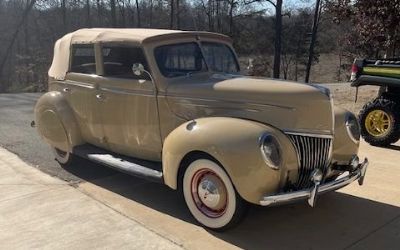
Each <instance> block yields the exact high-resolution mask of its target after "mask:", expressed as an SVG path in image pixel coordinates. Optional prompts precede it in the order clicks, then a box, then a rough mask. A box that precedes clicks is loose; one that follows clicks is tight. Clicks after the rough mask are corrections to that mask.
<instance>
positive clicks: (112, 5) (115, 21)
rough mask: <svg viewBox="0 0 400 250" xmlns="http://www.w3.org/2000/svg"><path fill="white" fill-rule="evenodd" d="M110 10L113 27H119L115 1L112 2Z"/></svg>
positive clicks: (111, 0)
mask: <svg viewBox="0 0 400 250" xmlns="http://www.w3.org/2000/svg"><path fill="white" fill-rule="evenodd" d="M110 8H111V26H112V27H117V15H116V13H115V11H116V10H115V9H116V8H115V0H110Z"/></svg>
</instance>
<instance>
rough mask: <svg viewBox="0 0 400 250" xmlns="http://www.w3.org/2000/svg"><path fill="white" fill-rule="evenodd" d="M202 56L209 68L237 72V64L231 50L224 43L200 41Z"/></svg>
mask: <svg viewBox="0 0 400 250" xmlns="http://www.w3.org/2000/svg"><path fill="white" fill-rule="evenodd" d="M201 46H202V48H203V53H204V58H205V60H206V63H207V66H208V67H209V68H210V70H212V71H215V72H221V73H238V72H239V66H238V64H237V61H236V57H235V55H234V54H233V52H232V50H231V49H230V48H229V47H228V46H227V45H225V44H222V43H212V42H202V43H201Z"/></svg>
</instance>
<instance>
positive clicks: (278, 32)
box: [272, 0, 283, 78]
mask: <svg viewBox="0 0 400 250" xmlns="http://www.w3.org/2000/svg"><path fill="white" fill-rule="evenodd" d="M282 1H283V0H277V1H276V6H275V51H274V69H273V76H272V77H273V78H279V76H280V67H281V50H282Z"/></svg>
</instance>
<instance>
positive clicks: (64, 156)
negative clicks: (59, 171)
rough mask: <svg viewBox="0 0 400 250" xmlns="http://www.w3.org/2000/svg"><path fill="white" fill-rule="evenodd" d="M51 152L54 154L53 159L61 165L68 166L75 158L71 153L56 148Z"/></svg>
mask: <svg viewBox="0 0 400 250" xmlns="http://www.w3.org/2000/svg"><path fill="white" fill-rule="evenodd" d="M53 153H54V156H55V160H56V161H57V162H58V163H60V164H61V165H63V166H69V165H71V164H72V163H73V162H74V160H75V156H74V155H73V154H72V153H70V152H66V151H63V150H61V149H58V148H53Z"/></svg>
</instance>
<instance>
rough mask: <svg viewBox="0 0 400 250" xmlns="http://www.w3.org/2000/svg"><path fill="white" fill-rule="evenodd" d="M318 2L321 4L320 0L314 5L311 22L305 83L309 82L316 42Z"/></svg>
mask: <svg viewBox="0 0 400 250" xmlns="http://www.w3.org/2000/svg"><path fill="white" fill-rule="evenodd" d="M320 2H321V0H316V3H315V11H314V21H313V27H312V32H311V42H310V50H309V54H308V62H307V69H306V78H305V82H309V81H310V71H311V65H312V61H313V58H314V47H315V41H316V40H317V32H318V20H319V14H320V11H321V10H320Z"/></svg>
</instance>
